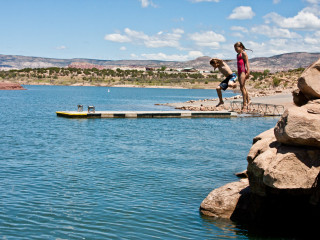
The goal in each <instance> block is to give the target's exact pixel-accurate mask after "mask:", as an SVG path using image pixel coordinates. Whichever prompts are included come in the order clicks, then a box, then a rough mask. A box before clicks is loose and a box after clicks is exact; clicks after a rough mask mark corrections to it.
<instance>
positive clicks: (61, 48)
mask: <svg viewBox="0 0 320 240" xmlns="http://www.w3.org/2000/svg"><path fill="white" fill-rule="evenodd" d="M66 48H67V47H66V46H63V45H62V46H58V47H56V49H57V50H64V49H66Z"/></svg>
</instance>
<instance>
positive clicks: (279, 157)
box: [263, 146, 320, 190]
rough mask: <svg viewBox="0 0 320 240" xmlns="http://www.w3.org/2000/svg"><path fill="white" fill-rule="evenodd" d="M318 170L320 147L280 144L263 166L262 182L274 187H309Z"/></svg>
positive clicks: (319, 165) (319, 167)
mask: <svg viewBox="0 0 320 240" xmlns="http://www.w3.org/2000/svg"><path fill="white" fill-rule="evenodd" d="M319 170H320V149H315V148H308V147H292V146H280V147H278V149H277V153H276V155H274V156H273V158H272V161H270V163H269V164H268V165H267V166H265V167H264V174H263V183H264V184H265V185H266V186H269V187H271V188H275V189H301V190H303V189H311V188H312V185H313V183H314V182H315V181H316V177H317V175H318V173H319Z"/></svg>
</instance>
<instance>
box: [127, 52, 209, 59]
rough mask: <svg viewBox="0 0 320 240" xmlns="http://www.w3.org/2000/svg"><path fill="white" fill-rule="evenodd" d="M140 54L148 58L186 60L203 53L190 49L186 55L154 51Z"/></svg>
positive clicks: (200, 55)
mask: <svg viewBox="0 0 320 240" xmlns="http://www.w3.org/2000/svg"><path fill="white" fill-rule="evenodd" d="M131 56H132V55H131ZM141 56H142V58H143V59H148V60H164V61H187V60H192V59H195V58H197V57H202V56H203V53H202V52H200V51H190V52H189V53H188V54H186V55H179V54H173V55H167V54H165V53H154V54H141Z"/></svg>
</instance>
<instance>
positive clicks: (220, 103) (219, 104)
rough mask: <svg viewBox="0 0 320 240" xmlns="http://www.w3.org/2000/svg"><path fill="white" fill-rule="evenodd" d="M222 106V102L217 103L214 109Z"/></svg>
mask: <svg viewBox="0 0 320 240" xmlns="http://www.w3.org/2000/svg"><path fill="white" fill-rule="evenodd" d="M223 104H224V102H219V103H218V104H217V105H216V107H219V106H221V105H223Z"/></svg>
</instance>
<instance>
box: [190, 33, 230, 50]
mask: <svg viewBox="0 0 320 240" xmlns="http://www.w3.org/2000/svg"><path fill="white" fill-rule="evenodd" d="M189 37H190V39H191V40H193V41H194V42H195V44H196V45H198V46H201V47H211V48H214V49H216V48H219V46H220V44H219V43H220V42H225V41H226V39H225V37H224V36H223V35H221V34H218V33H215V32H213V31H207V32H203V33H193V34H190V35H189Z"/></svg>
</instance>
